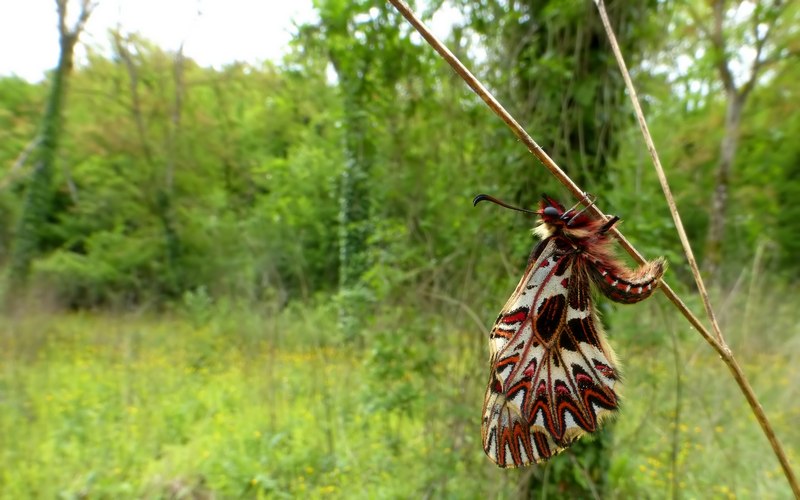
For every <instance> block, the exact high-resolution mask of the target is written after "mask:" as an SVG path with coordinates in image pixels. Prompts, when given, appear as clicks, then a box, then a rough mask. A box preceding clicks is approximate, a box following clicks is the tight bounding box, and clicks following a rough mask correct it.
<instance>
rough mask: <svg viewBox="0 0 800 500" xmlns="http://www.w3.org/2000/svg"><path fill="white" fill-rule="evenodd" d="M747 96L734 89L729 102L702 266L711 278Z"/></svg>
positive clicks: (717, 263)
mask: <svg viewBox="0 0 800 500" xmlns="http://www.w3.org/2000/svg"><path fill="white" fill-rule="evenodd" d="M744 100H745V99H744V96H742V94H740V93H738V92H736V91H732V92H728V106H727V110H726V112H725V136H724V137H723V138H722V144H721V146H720V154H719V162H718V163H717V173H716V176H715V177H716V180H715V182H716V185H715V186H714V197H713V200H712V202H711V214H710V220H709V224H708V236H707V238H706V251H705V256H704V258H703V268H704V271H705V272H706V275H707V277H708V279H709V281H710V282H712V283H714V282H717V281H718V280H719V276H718V275H719V270H720V264H721V263H722V246H723V243H724V239H725V223H726V221H727V212H728V191H729V187H730V177H731V170H732V168H733V162H734V159H735V158H736V148H737V146H738V145H739V128H740V125H741V121H742V108H743V107H744Z"/></svg>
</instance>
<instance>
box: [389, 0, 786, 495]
mask: <svg viewBox="0 0 800 500" xmlns="http://www.w3.org/2000/svg"><path fill="white" fill-rule="evenodd" d="M389 2H390V3H391V4H392V5H394V7H395V8H396V9H397V10H398V12H400V14H402V15H403V17H405V18H406V20H407V21H408V22H409V23H410V24H411V25H412V26H414V28H415V29H416V30H417V31H418V32H419V33H420V35H422V37H423V38H424V39H425V40H426V41H427V42H428V44H430V45H431V47H433V49H434V50H436V52H438V53H439V55H441V56H442V58H443V59H444V60H445V61H447V63H448V64H449V65H450V66H451V67H452V68H453V70H454V71H455V72H456V73H457V74H458V75H459V76H460V77H461V78H462V79H463V80H464V81H465V82H466V83H467V85H469V87H470V88H471V89H472V90H473V91H474V92H475V93H476V94H478V96H479V97H480V98H481V99H483V101H484V102H485V103H486V105H487V106H489V108H490V109H491V110H492V111H493V112H494V113H495V114H496V115H497V116H499V117H500V119H502V120H503V121H504V122H505V123H506V125H508V127H509V128H510V129H511V131H512V132H513V133H514V135H516V136H517V138H518V139H519V140H520V141H522V143H523V144H525V146H526V147H527V148H528V150H529V151H530V152H531V153H533V155H534V156H536V158H538V159H539V161H541V162H542V164H543V165H544V166H545V167H546V168H547V169H548V170H549V171H550V173H551V174H553V176H555V178H556V179H558V181H559V182H561V183H562V184H563V185H564V186H565V187H566V188H567V189H568V190H569V191H570V192H572V193H573V194H574V195H575V197H576V198H578V199H580V200H584V199H586V197H587V195H586V193H585V192H584V191H583V190H581V189H580V187H579V186H578V185H577V184H575V182H574V181H573V180H572V179H571V178H570V177H569V176H568V175H567V174H566V173H565V172H564V171H563V170H561V168H559V166H558V165H557V164H556V163H555V162H554V161H553V159H552V158H550V156H548V155H547V153H545V151H544V150H543V149H542V148H541V147H540V146H539V145H538V144H537V143H536V141H534V140H533V138H532V137H531V136H530V135H528V133H527V132H525V130H524V129H523V128H522V126H521V125H520V124H519V123H518V122H517V121H516V120H515V119H514V117H513V116H511V114H510V113H509V112H508V111H506V109H505V108H504V107H503V106H502V105H501V104H500V103H499V102H498V101H497V99H496V98H495V97H494V96H493V95H492V94H491V93H490V92H489V91H488V90H487V89H486V88H485V87H484V86H483V84H481V83H480V81H479V80H478V79H477V78H475V76H474V75H473V74H472V73H471V72H470V71H469V70H468V69H467V68H466V66H464V64H462V63H461V61H459V60H458V58H457V57H456V56H455V55H454V54H453V53H452V52H451V51H450V50H449V49H448V48H447V47H445V46H444V44H442V43H441V42H440V41H439V40H438V39H437V38H436V37H435V36H434V35H433V34H432V33H431V32H430V30H429V29H428V28H427V27H426V26H425V25H424V24H423V23H422V21H421V20H420V19H419V18H418V17H417V16H416V15H415V14H414V13H413V11H412V10H411V9H410V7H409V6H408V5H407V4H406V3H405V2H403V1H402V0H389ZM598 7H600V8H601V12H603V14H601V15H604V16H605V14H604V12H605V11H604V9H602V2H599V3H598ZM607 19H608V18H607V16H605V21H604V22H605V23H607ZM607 29H609V28H607ZM614 44H615V43H614ZM615 45H616V44H615ZM618 51H619V48H618V47H617V49H616V52H618ZM618 60H620V61H621V56H619V59H618ZM622 64H624V63H622ZM623 75H624V76H625V78H626V84H628V82H629V80H630V77H629V76H628V75H627V71H626V70H623ZM630 89H632V85H630V86H629V90H630ZM634 96H635V93H634V92H632V91H631V97H632V98H634ZM634 100H635V101H636V103H635V104H634V106H635V107H636V108H637V109H638V112H637V117H638V118H639V123H640V125H643V130H646V127H647V125H646V123H645V121H644V117H643V114H642V113H641V108H640V107H639V105H638V100H636V99H635V98H634ZM645 135H646V137H649V133H646V134H645ZM648 149H649V150H650V152H651V155H653V156H654V157H656V158H657V154H656V150H655V146H654V145H653V143H652V139H649V140H648ZM658 165H659V166H660V162H658ZM662 177H663V180H662ZM659 179H660V180H662V187H663V186H665V185H667V190H668V184H667V182H666V176H665V175H664V173H663V169H661V171H660V173H659ZM667 203H668V204H669V205H670V211H671V212H672V213H673V217H676V218H677V220H676V226H678V227H681V228H682V224H681V223H680V218H679V216H678V212H677V208H676V207H675V202H674V199H673V198H672V196H671V195H669V196H667ZM588 210H590V211H591V212H592V213H594V214H595V215H596V216H598V217H602V218H604V219H605V218H606V216H605V214H603V213H602V212H601V211H600V209H598V208H597V207H596V206H595V205H591V206H589V207H588ZM612 231H613V232H614V234H615V236H616V237H617V239H618V240H619V243H620V245H621V246H622V248H624V249H625V251H626V252H628V254H630V255H631V256H632V257H633V258H634V260H636V262H638V263H640V264H642V263H644V262H645V259H644V257H643V256H642V255H641V254H640V253H639V252H638V251H637V250H636V249H635V248H634V247H633V245H631V243H630V242H629V241H628V240H627V239H626V238H625V237H624V236H623V235H622V233H620V232H619V230H617V228H613V229H612ZM680 233H681V230H679V234H680ZM684 240H685V245H684V247H685V248H688V247H689V244H688V238H686V235H685V231H683V234H681V241H682V243H684ZM687 259H688V260H689V261H690V265H691V266H692V269H697V263H696V261H695V259H694V256H693V254H692V253H691V249H689V253H687ZM698 276H699V275H698ZM701 283H702V280H701ZM698 286H699V287H700V286H702V290H703V291H705V286H704V285H702V284H700V285H698ZM659 288H660V289H661V291H662V292H663V293H664V295H666V297H667V298H668V299H669V300H670V302H672V303H673V305H675V307H676V308H677V309H678V310H679V311H680V313H681V314H682V315H683V316H684V317H685V318H686V320H687V321H688V322H689V323H690V324H691V325H692V326H693V327H694V328H695V329H696V330H697V331H698V333H699V334H700V335H701V336H702V337H703V339H705V341H706V342H707V343H708V344H709V345H710V346H711V347H712V348H713V349H714V350H715V351H717V353H718V354H719V355H720V357H721V358H722V360H723V361H724V362H725V364H726V365H727V366H728V368H729V369H730V371H731V374H732V376H733V378H734V380H736V383H737V384H738V385H739V388H740V389H741V391H742V393H743V394H744V396H745V398H746V399H747V403H748V404H749V405H750V408H751V409H752V411H753V414H754V415H755V416H756V419H757V420H758V421H759V424H761V428H762V430H763V431H764V434H765V435H766V436H767V439H768V440H769V442H770V444H771V445H772V449H773V451H774V452H775V455H776V456H777V457H778V460H779V461H780V462H781V466H782V467H783V471H784V474H785V475H786V478H787V480H788V481H789V484H790V486H791V487H792V490H793V491H794V493H795V496H796V497H797V498H800V487H798V484H797V480H796V478H795V476H794V472H793V471H792V469H791V466H790V465H789V462H788V459H787V458H786V454H785V452H784V451H783V447H782V446H781V444H780V441H778V439H777V437H776V435H775V432H774V430H773V429H772V425H771V424H770V422H769V419H767V416H766V414H765V413H764V410H763V408H762V407H761V404H760V403H759V402H758V398H757V397H756V395H755V392H754V391H753V389H752V387H751V386H750V383H749V381H748V380H747V377H746V376H745V375H744V373H743V372H742V370H741V367H740V366H739V364H738V363H737V362H736V360H735V358H734V357H733V354H732V352H731V351H730V349H729V348H728V346H727V344H725V341H724V337H722V333H721V332H720V330H719V326H718V325H717V323H716V319H715V318H714V316H713V309H711V305H710V302H708V303H707V297H708V294H707V293H704V294H703V301H704V306H705V307H706V312H707V313H708V314H709V317H710V318H712V319H711V323H712V325H713V327H714V331H715V333H716V337H715V336H714V335H712V334H711V333H710V332H709V331H708V329H706V327H705V326H704V325H703V324H702V323H701V322H700V320H699V319H698V318H697V316H695V315H694V314H693V313H692V312H691V311H690V310H689V308H688V307H687V306H686V304H684V302H683V301H682V300H681V299H680V297H678V295H677V294H676V293H675V292H674V291H673V290H672V288H670V286H669V285H668V284H667V283H666V282H665V281H664V280H661V282H660V286H659Z"/></svg>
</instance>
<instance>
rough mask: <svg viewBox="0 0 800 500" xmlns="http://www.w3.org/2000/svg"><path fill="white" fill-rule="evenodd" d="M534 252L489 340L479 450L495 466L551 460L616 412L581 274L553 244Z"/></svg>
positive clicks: (608, 364) (607, 352)
mask: <svg viewBox="0 0 800 500" xmlns="http://www.w3.org/2000/svg"><path fill="white" fill-rule="evenodd" d="M541 245H544V250H542V251H541V252H540V253H539V257H538V259H536V260H535V261H534V262H533V263H531V264H530V265H529V266H528V269H527V270H526V272H525V274H524V275H523V278H522V280H520V283H519V285H517V288H516V290H515V291H514V293H513V294H512V295H511V298H510V299H509V301H508V303H507V304H506V307H504V309H503V312H502V313H501V314H500V316H499V317H498V319H497V322H496V323H495V326H494V328H493V329H492V333H491V336H490V339H491V341H490V342H491V346H492V357H491V360H492V366H491V378H490V382H489V387H488V388H487V393H486V401H485V405H484V415H483V444H484V450H485V451H486V453H487V454H488V455H489V457H490V458H491V459H492V460H493V461H494V462H495V463H497V464H498V465H500V466H501V467H520V466H524V465H528V464H530V463H537V462H540V461H542V460H545V459H547V458H549V457H551V456H552V455H554V454H556V453H558V452H560V451H562V450H563V449H564V448H565V447H567V446H569V444H570V443H571V442H572V441H573V440H575V439H576V438H578V437H579V436H581V435H582V434H584V433H586V432H593V431H595V430H596V429H597V427H598V423H599V421H600V420H601V419H602V418H603V417H605V416H606V415H608V414H610V413H612V412H613V411H614V410H616V408H617V396H616V393H615V392H614V385H615V383H616V371H615V368H614V367H615V358H614V354H613V352H612V351H611V349H610V347H609V346H608V345H607V344H606V343H605V342H604V340H603V338H602V332H600V331H599V330H598V328H597V327H596V326H595V325H596V318H595V315H594V313H593V311H592V304H591V297H590V292H589V277H588V275H587V273H586V270H585V268H584V267H583V266H582V265H581V262H580V261H579V260H578V258H577V256H576V255H575V254H570V253H567V254H563V253H561V252H559V251H558V249H557V246H556V242H555V241H552V240H551V241H547V240H545V241H543V242H542V243H541Z"/></svg>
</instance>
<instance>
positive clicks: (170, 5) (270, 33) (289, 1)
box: [0, 0, 316, 81]
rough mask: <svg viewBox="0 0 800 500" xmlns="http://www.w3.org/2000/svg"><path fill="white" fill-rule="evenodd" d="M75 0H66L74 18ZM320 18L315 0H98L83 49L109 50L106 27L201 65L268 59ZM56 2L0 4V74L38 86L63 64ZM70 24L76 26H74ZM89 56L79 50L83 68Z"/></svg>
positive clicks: (11, 0)
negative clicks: (299, 26) (180, 52)
mask: <svg viewBox="0 0 800 500" xmlns="http://www.w3.org/2000/svg"><path fill="white" fill-rule="evenodd" d="M79 3H80V2H79V1H78V0H69V2H68V8H69V9H70V11H69V13H70V17H71V18H72V17H73V16H76V15H77V13H78V9H79ZM315 19H316V14H315V13H314V11H313V9H312V6H311V0H266V1H264V0H99V1H98V5H97V7H96V8H95V10H94V12H93V13H92V16H91V17H90V18H89V22H88V23H87V25H86V31H85V32H84V33H82V34H81V38H80V40H81V44H88V45H92V46H98V47H103V48H107V47H108V30H109V29H110V28H114V27H116V26H118V25H119V26H120V27H121V28H122V31H123V32H125V33H127V32H139V33H141V34H142V35H143V36H144V37H145V38H147V39H149V40H152V41H153V42H155V43H157V44H158V45H159V46H161V47H162V48H164V49H167V50H177V49H178V47H179V46H180V44H181V42H183V43H184V44H185V45H184V53H185V54H186V55H187V56H188V57H191V58H192V59H194V60H195V61H197V62H198V63H199V64H201V65H203V66H209V65H213V66H218V65H221V64H224V63H227V62H232V61H236V60H239V61H249V62H255V61H259V60H266V59H270V60H273V61H277V60H279V59H280V58H281V56H282V55H283V54H284V53H285V52H286V47H287V45H288V42H289V40H290V39H291V37H292V32H293V31H294V30H293V23H292V21H296V22H298V23H302V22H309V21H313V20H315ZM57 20H58V16H57V14H56V6H55V0H0V76H7V75H12V74H16V75H17V76H20V77H22V78H25V79H27V80H29V81H39V80H41V79H42V78H43V77H44V72H45V71H46V70H48V69H50V68H53V67H54V66H55V65H56V62H57V59H58V29H57V22H58V21H57ZM70 24H71V23H70ZM82 54H84V50H83V47H81V46H80V45H79V46H78V47H77V49H76V57H77V62H78V64H80V60H81V56H82Z"/></svg>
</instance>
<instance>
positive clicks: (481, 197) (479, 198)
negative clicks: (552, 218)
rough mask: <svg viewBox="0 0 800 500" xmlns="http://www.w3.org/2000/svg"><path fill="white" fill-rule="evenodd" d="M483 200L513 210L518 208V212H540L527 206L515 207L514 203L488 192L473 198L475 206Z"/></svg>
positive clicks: (535, 213)
mask: <svg viewBox="0 0 800 500" xmlns="http://www.w3.org/2000/svg"><path fill="white" fill-rule="evenodd" d="M482 201H491V202H492V203H494V204H495V205H500V206H501V207H505V208H510V209H511V210H516V211H517V212H523V213H526V214H534V215H538V212H536V211H534V210H528V209H526V208H519V207H515V206H513V205H509V204H508V203H506V202H504V201H500V200H498V199H497V198H495V197H494V196H489V195H488V194H479V195H478V196H476V197H475V199H474V200H472V206H473V207H474V206H476V205H477V204H478V203H480V202H482Z"/></svg>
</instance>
